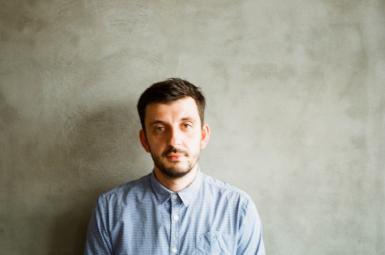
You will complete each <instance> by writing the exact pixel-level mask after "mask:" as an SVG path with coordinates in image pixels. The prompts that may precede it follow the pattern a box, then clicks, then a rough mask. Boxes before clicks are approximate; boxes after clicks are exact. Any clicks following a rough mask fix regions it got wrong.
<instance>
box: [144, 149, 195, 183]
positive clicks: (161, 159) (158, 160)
mask: <svg viewBox="0 0 385 255" xmlns="http://www.w3.org/2000/svg"><path fill="white" fill-rule="evenodd" d="M170 153H180V154H182V155H183V156H184V157H185V158H186V161H184V162H170V161H168V159H167V155H168V154H170ZM151 157H152V160H153V161H154V165H155V167H156V168H158V169H159V171H160V172H161V173H162V174H164V175H165V176H167V177H169V178H171V179H178V178H181V177H183V176H185V175H186V174H188V173H189V172H191V170H192V169H193V168H194V167H195V165H196V163H197V162H198V158H199V152H198V153H197V155H193V157H192V159H191V160H188V159H189V154H188V153H187V152H186V151H184V150H181V149H177V148H175V147H173V146H170V147H168V148H167V149H166V150H165V151H164V152H163V153H162V154H161V155H160V156H159V155H154V154H153V153H152V152H151Z"/></svg>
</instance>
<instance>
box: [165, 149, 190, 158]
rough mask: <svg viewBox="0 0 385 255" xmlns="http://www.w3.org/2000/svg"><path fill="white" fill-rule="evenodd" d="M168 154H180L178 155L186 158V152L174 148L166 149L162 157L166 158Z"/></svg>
mask: <svg viewBox="0 0 385 255" xmlns="http://www.w3.org/2000/svg"><path fill="white" fill-rule="evenodd" d="M170 153H180V154H184V155H185V156H188V153H187V151H184V150H182V149H178V148H175V147H174V146H169V147H167V149H166V150H165V151H164V152H163V153H162V156H163V157H167V155H168V154H170Z"/></svg>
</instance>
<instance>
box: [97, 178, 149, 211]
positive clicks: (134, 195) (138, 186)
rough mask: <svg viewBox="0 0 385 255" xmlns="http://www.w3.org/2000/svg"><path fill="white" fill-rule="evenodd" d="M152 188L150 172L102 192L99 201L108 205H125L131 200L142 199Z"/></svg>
mask: <svg viewBox="0 0 385 255" xmlns="http://www.w3.org/2000/svg"><path fill="white" fill-rule="evenodd" d="M149 189H150V185H149V174H148V175H145V176H143V177H141V178H139V179H136V180H132V181H129V182H127V183H124V184H121V185H119V186H116V187H114V188H112V189H110V190H108V191H106V192H103V193H102V194H100V196H99V199H98V202H99V203H101V202H102V203H105V204H107V205H114V204H116V205H119V204H120V205H124V204H126V203H127V202H129V201H135V200H140V199H142V198H143V197H144V196H146V194H147V193H148V190H149Z"/></svg>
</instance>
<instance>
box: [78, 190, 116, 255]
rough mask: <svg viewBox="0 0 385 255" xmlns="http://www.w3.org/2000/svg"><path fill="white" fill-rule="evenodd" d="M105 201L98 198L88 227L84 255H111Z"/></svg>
mask: <svg viewBox="0 0 385 255" xmlns="http://www.w3.org/2000/svg"><path fill="white" fill-rule="evenodd" d="M106 222H107V207H106V200H105V198H104V197H103V196H99V198H98V201H97V204H96V207H95V209H94V211H93V213H92V216H91V220H90V222H89V225H88V232H87V241H86V246H85V250H84V254H85V255H99V254H100V255H109V254H111V255H112V245H111V239H110V236H109V234H108V231H107V227H106V226H107V224H106Z"/></svg>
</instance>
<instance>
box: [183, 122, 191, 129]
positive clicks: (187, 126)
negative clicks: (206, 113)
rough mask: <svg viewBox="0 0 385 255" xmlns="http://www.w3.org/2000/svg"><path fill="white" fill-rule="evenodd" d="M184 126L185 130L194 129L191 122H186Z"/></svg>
mask: <svg viewBox="0 0 385 255" xmlns="http://www.w3.org/2000/svg"><path fill="white" fill-rule="evenodd" d="M182 126H183V128H184V129H190V128H192V127H193V124H192V123H191V122H184V123H182Z"/></svg>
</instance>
